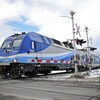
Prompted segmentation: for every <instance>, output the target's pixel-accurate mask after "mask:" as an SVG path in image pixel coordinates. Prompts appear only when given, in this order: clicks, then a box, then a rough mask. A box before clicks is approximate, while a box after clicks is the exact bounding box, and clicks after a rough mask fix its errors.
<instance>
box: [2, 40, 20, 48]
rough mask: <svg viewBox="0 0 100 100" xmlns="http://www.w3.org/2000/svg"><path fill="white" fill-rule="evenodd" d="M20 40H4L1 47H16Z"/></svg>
mask: <svg viewBox="0 0 100 100" xmlns="http://www.w3.org/2000/svg"><path fill="white" fill-rule="evenodd" d="M21 42H22V39H18V40H9V41H5V42H4V43H3V45H2V46H1V48H3V49H5V48H10V47H13V48H16V47H19V46H20V44H21Z"/></svg>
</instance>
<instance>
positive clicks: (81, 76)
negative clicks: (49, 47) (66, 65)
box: [43, 69, 100, 82]
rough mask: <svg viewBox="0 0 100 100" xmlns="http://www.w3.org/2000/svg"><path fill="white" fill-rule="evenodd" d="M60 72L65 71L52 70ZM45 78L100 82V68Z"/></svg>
mask: <svg viewBox="0 0 100 100" xmlns="http://www.w3.org/2000/svg"><path fill="white" fill-rule="evenodd" d="M58 72H59V73H60V72H65V70H64V71H52V73H58ZM43 79H44V80H45V79H46V80H58V81H59V80H69V81H95V82H100V69H95V70H91V71H86V72H78V73H77V74H74V73H71V74H70V73H66V74H65V73H64V74H58V75H52V76H47V77H46V78H43Z"/></svg>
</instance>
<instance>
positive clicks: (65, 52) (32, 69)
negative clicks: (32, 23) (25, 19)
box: [0, 32, 100, 77]
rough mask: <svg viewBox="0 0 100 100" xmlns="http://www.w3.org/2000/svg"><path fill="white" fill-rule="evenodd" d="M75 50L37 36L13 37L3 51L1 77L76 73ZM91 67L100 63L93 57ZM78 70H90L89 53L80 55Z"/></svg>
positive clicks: (23, 33) (0, 51)
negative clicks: (64, 71)
mask: <svg viewBox="0 0 100 100" xmlns="http://www.w3.org/2000/svg"><path fill="white" fill-rule="evenodd" d="M73 57H74V52H73V46H72V44H71V43H68V42H60V41H58V40H55V39H52V38H48V37H46V36H43V35H40V34H38V33H35V32H29V33H25V32H22V34H14V35H12V36H9V37H8V38H7V39H5V41H4V42H3V44H2V46H1V48H0V73H1V74H5V75H6V74H9V75H11V76H16V77H18V76H21V75H26V76H29V77H30V76H34V75H37V74H38V73H42V74H48V73H50V72H51V71H52V70H66V71H68V70H72V71H74V63H73V62H74V61H73ZM90 57H91V62H92V64H94V63H96V64H100V59H99V57H98V56H96V55H92V56H90ZM76 59H77V61H78V68H79V69H84V68H87V64H86V63H87V53H86V52H82V51H77V54H76Z"/></svg>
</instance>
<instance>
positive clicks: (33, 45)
mask: <svg viewBox="0 0 100 100" xmlns="http://www.w3.org/2000/svg"><path fill="white" fill-rule="evenodd" d="M34 47H35V43H34V41H32V49H34Z"/></svg>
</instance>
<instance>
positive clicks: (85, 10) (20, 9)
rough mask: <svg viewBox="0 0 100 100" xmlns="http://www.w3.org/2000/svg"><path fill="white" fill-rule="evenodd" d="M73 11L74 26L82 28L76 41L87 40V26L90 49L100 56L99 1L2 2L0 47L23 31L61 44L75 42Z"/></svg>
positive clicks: (25, 0) (27, 0)
mask: <svg viewBox="0 0 100 100" xmlns="http://www.w3.org/2000/svg"><path fill="white" fill-rule="evenodd" d="M70 11H74V12H75V15H74V23H75V24H76V23H77V25H78V26H80V34H81V37H79V36H78V35H76V38H77V37H78V38H84V40H86V32H85V27H86V26H87V27H88V28H89V31H88V35H89V38H92V44H91V43H90V45H92V46H95V47H97V48H98V51H99V52H100V42H99V40H100V35H99V34H100V21H99V19H100V0H0V40H1V42H0V45H1V43H2V42H3V40H4V39H5V38H6V37H8V36H9V35H12V34H14V33H16V32H22V31H24V32H30V31H34V32H38V33H40V34H43V35H46V36H48V37H51V38H55V39H58V40H60V41H66V40H67V39H72V38H73V34H72V22H71V18H70V17H71V15H70ZM62 16H67V17H62ZM75 28H76V26H75ZM85 46H86V45H83V47H85Z"/></svg>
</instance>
